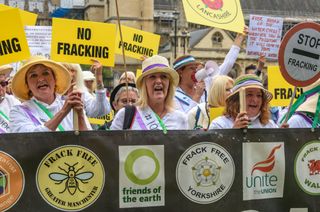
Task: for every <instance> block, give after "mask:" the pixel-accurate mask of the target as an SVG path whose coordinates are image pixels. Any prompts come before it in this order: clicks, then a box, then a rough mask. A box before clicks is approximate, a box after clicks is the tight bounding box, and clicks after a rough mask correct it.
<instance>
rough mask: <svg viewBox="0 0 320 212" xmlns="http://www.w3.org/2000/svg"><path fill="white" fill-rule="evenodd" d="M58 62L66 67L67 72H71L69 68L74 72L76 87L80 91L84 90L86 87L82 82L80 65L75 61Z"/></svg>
mask: <svg viewBox="0 0 320 212" xmlns="http://www.w3.org/2000/svg"><path fill="white" fill-rule="evenodd" d="M60 64H61V65H63V66H64V67H65V68H66V69H68V71H69V72H71V70H74V71H75V72H76V76H75V78H76V87H77V89H78V90H80V91H86V90H87V89H86V86H85V85H84V82H83V76H82V68H81V66H80V65H79V64H75V63H60Z"/></svg>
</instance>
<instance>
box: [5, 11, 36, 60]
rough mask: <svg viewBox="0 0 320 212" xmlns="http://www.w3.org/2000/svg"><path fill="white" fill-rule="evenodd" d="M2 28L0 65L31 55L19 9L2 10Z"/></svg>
mask: <svg viewBox="0 0 320 212" xmlns="http://www.w3.org/2000/svg"><path fill="white" fill-rule="evenodd" d="M8 20H10V21H8ZM0 29H2V31H1V33H0V65H2V64H8V63H12V62H17V61H20V60H24V59H27V58H28V57H30V52H29V48H28V43H27V39H26V35H25V32H24V29H23V25H22V22H21V18H20V14H19V11H18V9H10V10H3V11H0Z"/></svg>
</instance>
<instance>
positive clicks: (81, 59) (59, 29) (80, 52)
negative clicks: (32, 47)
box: [51, 18, 116, 67]
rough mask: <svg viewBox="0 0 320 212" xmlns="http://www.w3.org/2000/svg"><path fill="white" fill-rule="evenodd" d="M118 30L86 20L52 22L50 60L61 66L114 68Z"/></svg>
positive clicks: (113, 26)
mask: <svg viewBox="0 0 320 212" xmlns="http://www.w3.org/2000/svg"><path fill="white" fill-rule="evenodd" d="M115 39H116V26H115V25H114V24H106V23H98V22H91V21H83V20H81V21H80V20H71V19H63V18H53V19H52V41H51V58H52V59H53V60H56V61H60V62H70V63H80V64H89V65H90V64H92V61H91V59H96V60H98V61H99V62H100V63H101V64H103V65H104V66H111V67H113V66H114V48H115V45H114V44H115Z"/></svg>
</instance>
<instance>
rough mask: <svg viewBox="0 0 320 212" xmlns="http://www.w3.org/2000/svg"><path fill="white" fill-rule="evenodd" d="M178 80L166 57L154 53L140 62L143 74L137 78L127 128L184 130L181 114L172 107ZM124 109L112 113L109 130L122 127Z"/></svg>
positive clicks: (183, 120) (184, 121) (185, 125)
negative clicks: (137, 94)
mask: <svg viewBox="0 0 320 212" xmlns="http://www.w3.org/2000/svg"><path fill="white" fill-rule="evenodd" d="M178 82H179V76H178V74H177V73H176V72H175V71H174V70H173V69H172V68H170V66H169V63H168V60H167V59H166V58H164V57H162V56H159V55H154V56H152V57H150V58H147V59H146V60H144V61H143V63H142V74H141V75H140V76H139V77H138V79H137V88H138V90H139V91H140V98H139V100H138V102H137V104H136V110H135V114H134V116H133V119H132V122H131V123H130V127H129V128H130V129H133V130H163V131H164V132H166V131H167V130H173V129H187V119H186V116H185V115H184V113H182V112H179V111H177V110H175V105H174V100H173V98H174V93H175V87H176V86H177V84H178ZM125 110H126V109H125V108H122V109H121V110H119V112H118V113H117V115H116V116H115V118H114V120H113V122H112V125H111V129H112V130H120V129H123V128H124V120H125Z"/></svg>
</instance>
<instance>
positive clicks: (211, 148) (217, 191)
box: [176, 142, 235, 204]
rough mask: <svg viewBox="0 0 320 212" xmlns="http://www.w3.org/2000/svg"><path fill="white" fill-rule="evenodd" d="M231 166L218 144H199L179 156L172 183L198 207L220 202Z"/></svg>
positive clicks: (228, 185)
mask: <svg viewBox="0 0 320 212" xmlns="http://www.w3.org/2000/svg"><path fill="white" fill-rule="evenodd" d="M234 175H235V165H234V162H233V159H232V157H231V155H230V154H229V153H228V152H227V151H226V150H225V149H224V148H223V147H221V146H220V145H218V144H215V143H209V142H201V143H198V144H195V145H193V146H191V147H190V148H189V149H187V150H186V151H185V152H184V153H183V154H182V155H181V156H180V159H179V161H178V164H177V167H176V180H177V184H178V187H179V189H180V191H181V192H182V194H183V195H184V196H186V197H187V198H188V199H189V200H191V201H193V202H196V203H199V204H209V203H213V202H216V201H218V200H220V199H221V198H222V197H223V196H224V195H226V193H227V192H228V191H229V189H230V188H231V186H232V184H233V180H234Z"/></svg>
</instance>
